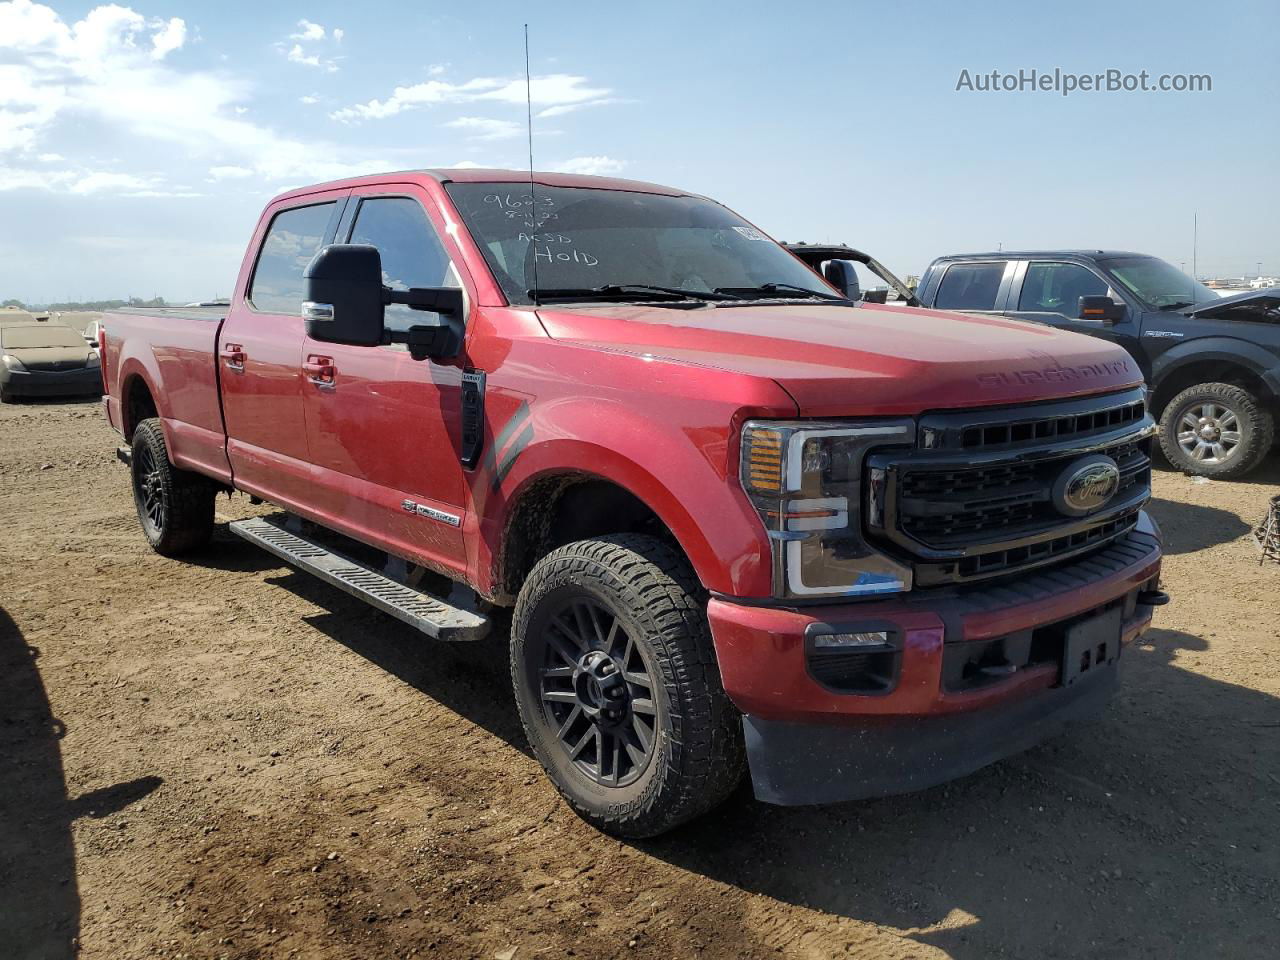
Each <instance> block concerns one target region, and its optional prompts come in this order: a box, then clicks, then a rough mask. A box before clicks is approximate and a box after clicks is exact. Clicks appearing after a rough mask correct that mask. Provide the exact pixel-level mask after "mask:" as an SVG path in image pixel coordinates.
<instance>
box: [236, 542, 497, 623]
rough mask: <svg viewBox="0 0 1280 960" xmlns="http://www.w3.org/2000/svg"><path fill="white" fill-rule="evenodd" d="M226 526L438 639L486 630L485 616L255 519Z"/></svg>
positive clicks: (281, 557) (283, 558)
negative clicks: (415, 588)
mask: <svg viewBox="0 0 1280 960" xmlns="http://www.w3.org/2000/svg"><path fill="white" fill-rule="evenodd" d="M228 526H229V527H230V529H231V532H232V533H234V534H235V535H236V536H238V537H243V538H244V539H245V540H248V541H249V542H250V543H255V544H257V545H258V546H260V547H262V548H263V549H264V550H266V551H267V552H268V553H274V554H275V555H276V556H277V557H279V558H280V559H281V560H284V561H286V562H288V563H290V564H292V565H293V566H295V567H297V568H298V569H299V570H304V571H306V572H307V573H310V574H314V575H315V576H317V577H319V578H320V579H321V580H323V581H325V582H326V583H329V584H332V585H333V586H335V587H337V588H338V589H339V590H345V591H346V592H347V593H349V594H351V595H352V596H353V597H359V598H360V599H361V600H363V601H364V602H365V603H367V604H369V605H370V606H373V607H377V608H378V609H379V610H381V611H382V612H383V613H389V614H391V616H393V617H395V618H396V619H397V620H403V621H404V622H405V623H407V624H408V625H409V626H411V627H413V628H414V629H416V630H421V631H422V632H423V633H425V634H427V635H428V636H432V637H435V638H436V639H437V640H479V639H480V638H481V637H483V636H484V635H485V634H487V633H488V632H489V618H488V617H486V616H484V615H483V614H480V613H475V612H474V611H471V610H463V609H461V608H459V607H455V606H453V605H452V604H449V603H446V602H445V601H443V600H441V599H440V598H439V597H433V596H431V595H430V594H426V593H423V592H422V591H420V590H414V589H413V588H412V587H406V586H405V585H404V584H402V583H398V582H397V581H395V580H392V579H391V578H390V577H386V576H383V575H382V574H381V573H378V572H377V571H376V570H371V569H370V568H368V567H366V566H364V565H362V564H360V563H357V562H356V561H354V560H351V559H349V558H347V557H344V556H342V555H341V554H337V553H334V552H333V551H331V550H329V549H327V548H325V547H322V546H321V545H320V544H318V543H313V542H312V541H310V540H306V539H304V538H303V537H300V536H298V535H297V534H294V533H290V532H289V531H288V530H285V529H283V528H282V527H280V526H277V525H276V524H274V523H272V522H271V521H269V520H264V519H262V518H261V517H254V518H253V519H250V520H236V521H233V522H232V523H230V524H229V525H228Z"/></svg>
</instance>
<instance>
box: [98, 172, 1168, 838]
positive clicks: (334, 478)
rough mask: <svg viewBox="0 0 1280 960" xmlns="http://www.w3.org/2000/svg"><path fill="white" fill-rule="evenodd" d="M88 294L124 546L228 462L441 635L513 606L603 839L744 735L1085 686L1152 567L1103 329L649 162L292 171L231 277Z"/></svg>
mask: <svg viewBox="0 0 1280 960" xmlns="http://www.w3.org/2000/svg"><path fill="white" fill-rule="evenodd" d="M818 266H819V267H821V268H823V272H824V274H825V275H826V276H830V277H837V278H838V277H839V276H840V275H841V271H840V270H838V269H835V270H829V269H825V266H826V265H822V264H819V265H818ZM104 327H105V332H104V334H103V337H102V368H103V376H104V381H105V387H106V397H105V400H104V403H105V408H106V415H107V417H108V418H109V420H110V422H111V424H112V426H113V427H115V429H116V430H118V431H119V432H120V433H121V434H122V435H123V437H124V439H125V440H126V441H127V444H128V446H126V447H121V450H120V454H121V459H123V460H125V461H126V462H127V463H129V464H130V470H131V476H132V483H133V491H134V497H135V500H136V503H137V508H138V516H139V519H140V521H141V525H142V528H143V531H144V533H145V534H146V537H147V539H148V540H149V541H150V543H151V544H152V546H153V547H154V548H155V549H156V550H158V551H159V552H161V553H162V554H165V555H178V554H181V553H184V552H187V551H191V550H195V549H198V548H200V547H202V546H203V545H204V544H205V543H206V541H208V539H209V537H210V533H211V530H212V527H213V501H214V496H215V494H216V493H217V492H218V491H240V492H242V493H245V494H248V495H249V496H250V497H252V498H254V499H255V500H262V501H267V502H269V503H270V504H273V505H275V506H277V507H279V508H280V510H281V512H280V514H278V515H277V516H276V517H275V518H271V517H267V518H262V517H251V518H249V519H246V520H241V521H237V522H234V523H232V524H231V529H232V530H233V531H234V532H235V533H237V534H239V535H240V536H242V537H245V538H247V539H249V540H251V541H253V542H255V543H257V544H259V545H260V546H262V547H263V548H265V549H267V550H270V551H272V552H273V553H275V554H277V555H278V556H280V557H281V558H283V559H285V560H287V561H288V562H290V563H292V564H295V565H296V566H298V567H299V568H301V569H303V570H307V571H309V572H311V573H313V574H315V575H317V576H319V577H321V578H323V579H324V580H326V581H327V582H329V583H331V584H333V585H334V586H336V587H339V588H341V589H343V590H346V591H348V592H350V593H353V594H355V595H357V596H360V597H362V598H364V599H365V600H367V601H368V602H369V603H370V604H372V605H373V606H375V607H377V608H379V609H382V610H384V611H386V612H387V613H389V614H391V615H392V616H395V617H398V618H400V619H401V620H403V621H405V622H407V623H410V624H412V625H413V626H415V627H417V628H418V629H420V630H422V631H424V632H426V633H428V634H431V635H432V636H436V637H438V638H440V639H442V640H459V641H461V640H471V639H475V638H478V637H481V636H483V635H484V634H485V632H486V631H487V630H488V629H489V628H490V625H491V624H495V623H503V624H504V626H505V623H506V617H507V616H508V613H507V611H508V610H510V611H511V612H510V614H509V616H510V637H511V642H510V663H511V677H512V682H513V686H514V688H515V698H516V702H517V704H518V707H519V712H520V716H521V719H522V721H523V723H524V726H525V729H526V731H527V733H528V736H529V740H530V743H531V744H532V747H533V750H534V752H535V754H536V755H537V757H538V759H539V760H540V761H541V763H542V765H543V766H544V768H545V769H546V771H547V773H548V775H549V776H550V777H551V779H552V780H553V781H554V783H555V785H556V787H557V788H558V789H559V790H560V791H561V793H562V794H563V795H564V797H565V798H566V799H567V801H568V802H569V803H570V804H571V805H572V806H573V808H574V809H575V810H577V811H578V812H579V813H580V814H581V815H582V816H584V817H585V818H586V819H588V820H589V821H590V822H592V823H594V824H596V825H598V826H599V827H600V828H602V829H604V830H607V831H610V832H613V833H616V834H618V835H623V836H647V835H653V834H657V833H660V832H662V831H665V830H668V829H670V828H672V827H673V826H675V825H677V824H679V823H681V822H684V821H687V820H689V819H691V818H692V817H695V816H697V815H698V814H700V813H703V812H705V811H707V810H709V809H710V808H712V807H713V806H714V805H716V804H717V803H718V802H720V801H721V800H722V799H723V798H724V797H725V796H726V795H727V794H728V793H729V792H730V791H731V790H732V789H733V788H734V787H735V785H736V784H737V783H738V782H739V780H740V778H741V775H742V772H743V768H744V764H745V765H747V766H749V768H750V773H751V779H752V782H753V785H754V789H755V793H756V796H758V797H759V798H760V799H762V800H765V801H768V802H772V803H784V804H798V803H826V802H832V801H838V800H848V799H855V798H861V797H868V796H876V795H884V794H890V793H895V792H902V791H908V790H915V789H919V788H922V787H926V786H929V785H932V784H936V783H939V782H941V781H943V780H946V779H948V778H952V777H956V776H959V775H961V774H964V773H967V772H969V771H972V770H975V769H977V768H978V767H980V766H982V765H984V764H987V763H989V762H991V761H993V760H996V759H998V758H1000V757H1003V756H1006V755H1008V754H1010V753H1012V752H1014V751H1017V750H1020V749H1023V748H1026V747H1028V746H1030V745H1032V744H1034V743H1036V742H1038V741H1039V740H1041V739H1043V738H1044V737H1046V736H1048V735H1050V734H1051V733H1054V732H1056V731H1057V730H1058V729H1059V728H1060V727H1061V726H1062V725H1063V724H1064V723H1065V722H1066V721H1068V720H1071V719H1073V718H1076V717H1080V716H1082V715H1087V714H1089V713H1092V712H1094V711H1096V710H1097V709H1099V708H1100V707H1101V706H1102V705H1103V704H1104V703H1105V701H1106V700H1107V698H1108V697H1109V695H1110V694H1111V693H1112V691H1113V690H1114V688H1115V686H1116V683H1117V678H1118V671H1119V663H1118V661H1119V660H1120V658H1121V657H1120V655H1121V650H1122V647H1123V645H1124V644H1126V643H1128V642H1129V641H1131V640H1132V639H1133V638H1134V637H1136V636H1137V635H1138V634H1139V633H1140V632H1141V631H1142V630H1144V629H1145V628H1146V627H1147V625H1148V624H1149V623H1150V621H1151V612H1152V608H1153V606H1156V605H1158V604H1160V603H1163V602H1164V601H1165V600H1166V599H1167V597H1165V595H1164V594H1163V593H1161V592H1160V590H1159V583H1158V578H1159V572H1160V538H1159V532H1158V530H1157V529H1156V528H1155V526H1154V524H1153V523H1152V521H1151V520H1150V519H1149V518H1148V517H1147V515H1146V513H1144V512H1143V509H1142V507H1143V504H1144V503H1145V501H1146V500H1147V498H1148V496H1149V493H1150V459H1149V456H1150V453H1151V449H1150V448H1151V438H1152V434H1153V424H1152V420H1151V417H1150V415H1149V414H1148V412H1147V409H1146V406H1145V402H1144V392H1143V388H1142V379H1141V375H1140V374H1139V372H1138V369H1137V367H1136V366H1135V365H1134V363H1133V361H1132V360H1131V359H1130V358H1129V357H1128V356H1127V355H1126V354H1125V353H1124V352H1123V351H1122V350H1120V349H1119V348H1117V347H1115V346H1113V345H1111V344H1108V343H1106V342H1103V341H1099V340H1096V339H1092V338H1089V337H1085V336H1081V335H1078V334H1073V333H1067V332H1062V331H1058V330H1054V329H1051V328H1048V327H1043V326H1035V325H1032V324H1027V323H1022V322H1018V321H1013V320H1007V319H1003V318H998V317H972V316H964V315H957V314H948V313H942V312H936V311H929V310H919V309H912V308H906V307H888V306H883V305H877V304H870V303H866V302H862V301H858V300H854V299H849V298H848V297H846V296H845V295H844V294H843V293H842V292H841V290H840V289H839V287H838V284H837V285H831V284H828V283H827V282H826V281H824V280H823V279H822V276H820V275H819V273H818V272H815V269H811V266H809V265H806V264H805V263H802V262H801V261H800V260H799V259H797V258H796V257H795V256H794V255H793V254H792V253H789V252H788V251H786V250H785V249H783V248H782V247H780V246H779V245H778V244H776V243H775V242H774V241H773V240H771V239H770V238H769V237H768V236H766V235H765V234H764V233H762V232H761V231H760V230H759V229H757V228H756V227H754V226H753V225H751V224H750V223H748V222H747V221H745V220H743V219H742V218H740V217H738V216H737V215H736V214H734V213H732V212H730V211H729V210H727V209H725V208H724V207H722V206H720V205H719V204H717V203H715V202H713V201H711V200H708V199H706V198H703V197H700V196H695V195H692V194H689V193H686V192H684V191H681V190H674V189H670V188H667V187H661V186H655V185H652V184H646V183H637V182H631V181H624V180H615V179H603V178H594V177H582V176H568V175H561V174H537V175H534V176H532V177H531V176H530V175H529V174H528V173H515V172H507V171H482V170H436V171H432V170H424V171H415V172H405V173H396V174H387V175H382V176H370V177H362V178H357V179H351V180H345V181H342V182H338V183H330V184H324V185H321V186H316V187H309V188H306V189H300V190H295V191H292V192H289V193H287V194H284V195H282V196H280V197H277V198H276V199H275V200H273V201H271V203H270V204H269V205H268V206H267V208H266V210H265V211H264V212H263V214H262V218H261V221H260V222H259V224H258V227H257V230H256V231H255V232H254V235H253V239H252V240H251V242H250V243H249V247H248V251H247V253H246V254H245V258H244V262H243V265H242V266H241V269H240V276H239V279H238V281H237V283H236V286H235V293H234V295H233V296H232V298H231V302H230V306H229V307H212V308H203V309H189V310H150V311H149V310H134V311H129V312H122V313H114V314H111V315H109V316H108V318H107V320H106V323H105V325H104ZM512 608H513V609H512ZM370 629H378V621H376V620H373V621H370Z"/></svg>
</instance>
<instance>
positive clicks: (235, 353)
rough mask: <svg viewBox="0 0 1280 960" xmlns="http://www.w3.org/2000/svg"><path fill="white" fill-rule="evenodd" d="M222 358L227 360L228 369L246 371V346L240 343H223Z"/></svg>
mask: <svg viewBox="0 0 1280 960" xmlns="http://www.w3.org/2000/svg"><path fill="white" fill-rule="evenodd" d="M222 359H223V360H225V361H226V362H227V369H228V370H237V371H241V372H243V371H244V347H242V346H240V344H238V343H224V344H223V345H222Z"/></svg>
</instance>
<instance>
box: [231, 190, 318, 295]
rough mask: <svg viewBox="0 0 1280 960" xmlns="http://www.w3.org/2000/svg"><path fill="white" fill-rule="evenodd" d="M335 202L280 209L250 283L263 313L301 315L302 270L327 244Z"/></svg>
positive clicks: (250, 292) (252, 292)
mask: <svg viewBox="0 0 1280 960" xmlns="http://www.w3.org/2000/svg"><path fill="white" fill-rule="evenodd" d="M333 207H334V205H333V204H332V203H317V204H313V205H312V206H309V207H295V208H294V209H292V210H281V211H280V212H279V213H277V214H276V215H275V217H273V218H272V220H271V226H270V227H268V228H267V235H266V237H265V238H264V239H263V241H262V252H261V253H259V254H258V265H257V266H256V267H255V268H254V271H253V280H252V281H251V282H250V284H249V302H250V303H252V304H253V306H254V308H255V309H257V310H260V311H262V312H263V313H287V314H291V315H293V316H295V317H296V316H301V314H302V301H303V300H304V299H306V298H305V296H304V284H303V281H302V271H303V270H305V269H306V267H307V264H308V263H310V262H311V258H312V257H314V256H315V255H316V254H317V253H319V252H320V246H321V245H322V244H323V243H324V235H325V231H326V230H327V229H328V227H329V218H330V216H331V215H332V214H333Z"/></svg>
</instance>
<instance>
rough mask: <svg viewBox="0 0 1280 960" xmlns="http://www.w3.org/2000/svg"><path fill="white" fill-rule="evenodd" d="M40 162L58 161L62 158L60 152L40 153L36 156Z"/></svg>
mask: <svg viewBox="0 0 1280 960" xmlns="http://www.w3.org/2000/svg"><path fill="white" fill-rule="evenodd" d="M36 159H37V160H39V161H40V162H41V163H58V162H60V161H61V160H62V159H63V156H62V154H60V153H42V154H39V155H38V156H37V157H36Z"/></svg>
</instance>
